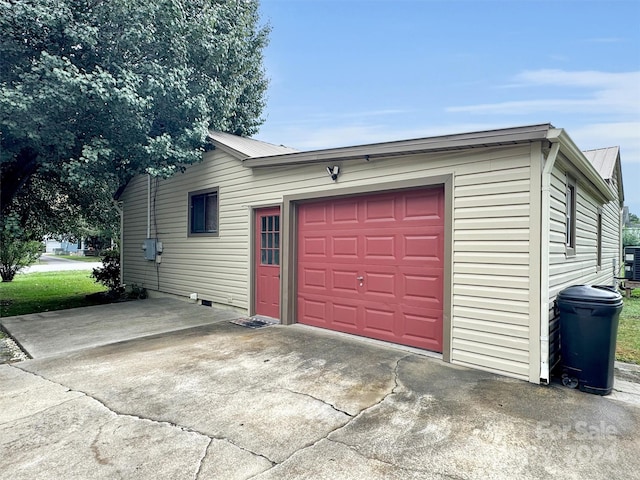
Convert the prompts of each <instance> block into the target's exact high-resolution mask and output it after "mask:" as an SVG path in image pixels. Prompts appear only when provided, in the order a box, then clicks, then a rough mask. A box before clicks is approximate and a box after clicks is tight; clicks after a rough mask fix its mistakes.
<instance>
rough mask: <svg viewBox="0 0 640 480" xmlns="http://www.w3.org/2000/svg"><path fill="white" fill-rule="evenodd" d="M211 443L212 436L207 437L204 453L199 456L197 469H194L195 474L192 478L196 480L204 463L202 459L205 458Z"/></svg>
mask: <svg viewBox="0 0 640 480" xmlns="http://www.w3.org/2000/svg"><path fill="white" fill-rule="evenodd" d="M212 443H213V438H209V443H207V447H206V448H205V449H204V453H203V454H202V457H200V461H199V462H198V470H197V471H196V475H195V476H194V477H193V478H194V480H198V478H199V477H200V472H202V467H203V465H204V459H205V458H207V454H208V453H209V448H210V447H211V444H212Z"/></svg>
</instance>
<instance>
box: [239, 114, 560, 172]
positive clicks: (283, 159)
mask: <svg viewBox="0 0 640 480" xmlns="http://www.w3.org/2000/svg"><path fill="white" fill-rule="evenodd" d="M550 128H551V125H550V124H541V125H532V126H528V127H517V128H509V129H502V130H490V131H486V132H472V133H462V134H455V135H446V136H440V137H427V138H420V139H415V140H401V141H394V142H386V143H374V144H369V145H359V146H353V147H341V148H331V149H325V150H313V151H308V152H297V153H287V154H282V155H272V156H268V157H250V158H246V159H245V160H243V165H244V166H246V167H251V168H265V167H275V166H284V165H300V164H307V163H309V164H311V163H321V162H328V161H344V160H362V159H374V158H380V157H395V156H401V155H414V154H418V153H429V152H439V151H449V150H464V149H470V148H479V147H491V146H496V145H506V144H512V145H513V144H518V143H529V142H534V141H538V140H544V139H545V138H546V137H547V132H548V131H549V129H550Z"/></svg>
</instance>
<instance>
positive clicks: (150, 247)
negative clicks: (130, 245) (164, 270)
mask: <svg viewBox="0 0 640 480" xmlns="http://www.w3.org/2000/svg"><path fill="white" fill-rule="evenodd" d="M143 249H144V259H145V260H152V261H153V260H155V259H156V239H155V238H146V239H145V240H144V247H143Z"/></svg>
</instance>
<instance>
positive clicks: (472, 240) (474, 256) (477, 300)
mask: <svg viewBox="0 0 640 480" xmlns="http://www.w3.org/2000/svg"><path fill="white" fill-rule="evenodd" d="M530 176H531V168H530V158H529V150H528V149H527V150H526V151H524V150H523V151H521V152H520V155H519V156H514V157H513V159H512V161H511V162H509V168H502V169H496V170H491V171H488V172H460V173H459V174H458V175H456V177H455V182H454V183H455V193H454V223H453V225H454V237H453V239H454V246H453V263H454V264H453V319H452V355H451V359H452V362H455V363H460V364H465V365H470V366H474V367H476V368H477V367H481V368H484V369H487V370H491V371H496V372H499V373H503V374H506V375H510V376H515V377H518V378H523V379H528V377H529V359H530V352H529V347H530V344H529V341H530V316H529V294H530V289H531V279H530V275H529V272H530V261H531V258H530V255H529V250H530V200H531V192H530V184H531V182H530Z"/></svg>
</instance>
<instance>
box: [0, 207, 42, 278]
mask: <svg viewBox="0 0 640 480" xmlns="http://www.w3.org/2000/svg"><path fill="white" fill-rule="evenodd" d="M41 253H42V243H41V242H37V241H35V240H32V239H29V238H28V237H27V236H26V234H25V232H24V230H23V229H22V228H21V227H20V223H19V221H18V219H17V217H15V216H14V215H7V216H3V217H2V221H1V222H0V276H1V277H2V281H3V282H11V281H12V280H13V278H14V277H15V276H16V273H18V271H19V270H20V269H21V268H24V267H27V266H29V265H31V264H32V263H33V262H35V261H36V260H37V259H38V258H39V257H40V254H41Z"/></svg>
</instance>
